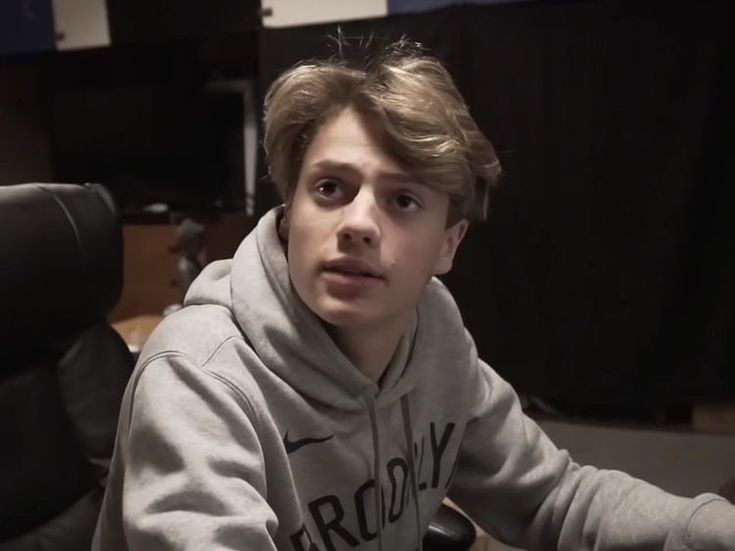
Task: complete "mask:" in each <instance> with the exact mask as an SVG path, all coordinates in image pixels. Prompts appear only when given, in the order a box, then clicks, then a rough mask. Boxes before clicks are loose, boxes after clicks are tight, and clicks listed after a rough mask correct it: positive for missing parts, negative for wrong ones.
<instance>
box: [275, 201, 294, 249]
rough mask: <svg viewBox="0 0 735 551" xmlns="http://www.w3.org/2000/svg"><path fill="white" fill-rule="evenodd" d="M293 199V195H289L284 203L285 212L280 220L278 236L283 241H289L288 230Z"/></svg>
mask: <svg viewBox="0 0 735 551" xmlns="http://www.w3.org/2000/svg"><path fill="white" fill-rule="evenodd" d="M291 199H292V197H288V198H287V199H286V202H285V203H284V204H283V214H282V215H281V220H280V221H279V222H278V237H280V238H281V240H282V241H288V230H289V225H290V223H291Z"/></svg>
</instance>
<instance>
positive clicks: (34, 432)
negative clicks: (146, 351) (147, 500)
mask: <svg viewBox="0 0 735 551" xmlns="http://www.w3.org/2000/svg"><path fill="white" fill-rule="evenodd" d="M121 286H122V231H121V225H120V220H119V217H118V215H117V211H116V209H115V206H114V204H113V202H112V200H111V197H110V195H109V194H108V192H107V191H106V190H105V189H104V188H102V187H101V186H96V185H86V186H77V185H63V184H23V185H16V186H5V187H0V354H1V356H0V357H2V361H0V446H1V449H2V453H0V551H11V550H12V551H25V550H34V551H36V550H37V551H46V550H54V551H57V550H64V551H76V550H82V549H84V550H88V549H89V546H90V542H91V539H92V534H93V531H94V526H95V523H96V520H97V515H98V513H99V507H100V504H101V500H102V495H103V493H104V489H103V483H104V479H105V476H106V475H107V469H108V465H109V460H110V457H111V455H112V449H113V443H114V438H115V429H116V426H117V417H118V412H119V406H120V401H121V399H122V394H123V390H124V388H125V385H126V383H127V380H128V378H129V376H130V373H131V371H132V367H133V364H132V357H131V356H130V353H129V352H128V349H127V347H126V346H125V343H124V342H123V341H122V339H121V338H120V337H119V336H118V335H117V333H115V332H114V331H113V330H112V329H111V328H110V326H109V325H108V324H107V323H106V321H105V316H106V315H107V313H108V312H109V310H110V309H111V308H112V307H113V305H114V304H115V303H116V302H117V300H118V298H119V296H120V291H121Z"/></svg>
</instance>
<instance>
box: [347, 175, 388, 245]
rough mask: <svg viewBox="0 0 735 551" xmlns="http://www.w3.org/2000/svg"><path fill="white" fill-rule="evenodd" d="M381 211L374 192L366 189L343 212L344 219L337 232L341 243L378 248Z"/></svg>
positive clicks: (361, 190)
mask: <svg viewBox="0 0 735 551" xmlns="http://www.w3.org/2000/svg"><path fill="white" fill-rule="evenodd" d="M378 217H379V209H378V204H377V201H376V197H375V195H374V194H373V192H372V191H371V190H369V189H367V188H365V187H363V188H361V189H360V191H359V192H358V193H357V194H356V195H355V197H354V198H353V199H352V201H350V202H349V203H348V204H347V205H345V206H344V208H343V211H342V219H341V220H340V225H339V228H338V230H337V238H338V240H339V242H340V243H342V244H345V245H348V244H353V245H355V244H358V243H360V244H364V245H368V246H372V247H374V246H376V245H377V244H378V243H379V242H380V221H379V219H378Z"/></svg>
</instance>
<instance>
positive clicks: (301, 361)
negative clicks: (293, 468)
mask: <svg viewBox="0 0 735 551" xmlns="http://www.w3.org/2000/svg"><path fill="white" fill-rule="evenodd" d="M282 212H283V207H276V208H274V209H272V210H271V211H269V212H268V213H266V215H265V216H263V217H262V218H261V219H260V221H259V222H258V225H257V226H256V228H255V230H254V231H253V232H251V233H250V235H248V237H246V238H245V240H244V241H243V242H242V244H241V245H240V247H239V248H238V250H237V252H236V253H235V256H234V258H233V259H232V260H225V261H218V262H214V263H212V264H210V265H209V266H207V267H206V268H205V269H204V271H203V272H202V274H201V275H200V276H199V277H198V278H197V279H196V281H195V282H194V283H193V284H192V286H191V287H190V289H189V292H188V293H187V296H186V300H185V303H184V304H185V305H186V306H188V305H195V304H212V303H214V304H220V305H222V306H224V307H226V308H228V309H229V310H230V311H231V312H232V313H233V315H234V317H235V320H236V321H237V323H238V325H239V326H240V328H241V329H242V331H243V333H244V334H245V336H246V337H247V340H248V341H249V342H250V345H251V347H252V348H253V350H254V351H255V353H256V354H257V356H258V357H259V358H260V359H261V361H262V362H263V363H264V364H265V365H266V366H267V367H268V368H269V369H270V370H272V371H273V372H275V373H276V374H277V375H278V376H279V377H281V378H282V379H284V380H285V381H287V382H288V383H289V385H291V386H292V387H293V388H295V389H296V390H298V391H299V392H300V393H301V394H303V395H305V396H308V397H309V398H311V399H313V400H316V401H318V402H321V403H324V404H328V405H329V406H331V407H334V408H337V409H342V410H347V411H358V410H363V409H364V408H365V401H364V396H365V395H369V396H371V397H372V398H374V400H375V402H376V405H377V406H378V407H380V406H382V405H384V404H388V403H392V402H394V401H396V400H398V399H399V398H400V397H401V396H403V395H405V394H406V393H408V392H410V390H411V389H412V388H413V387H414V386H415V384H416V380H417V376H418V366H417V365H416V362H413V361H411V360H412V358H413V351H414V349H415V348H416V344H417V341H418V340H419V339H420V338H421V335H420V331H419V329H418V326H419V324H418V323H417V322H416V321H415V322H414V324H413V325H412V327H411V328H409V330H408V331H407V332H406V335H404V337H403V338H402V339H401V341H400V343H399V345H398V348H397V350H396V352H395V354H394V356H393V359H392V360H391V363H390V365H389V366H388V368H387V370H386V372H385V375H384V377H383V383H382V385H381V386H378V385H377V384H376V383H375V382H374V381H372V380H371V379H369V378H368V377H366V376H365V375H364V374H363V373H362V372H361V371H360V370H359V369H358V368H357V367H356V366H355V365H354V364H353V363H352V362H351V361H350V360H349V359H348V358H347V357H346V356H345V355H344V354H343V353H342V351H341V350H340V349H339V348H338V347H337V345H336V344H335V343H334V341H333V340H332V339H331V337H330V336H329V334H328V333H327V331H326V329H325V327H324V325H323V322H322V321H321V320H320V319H319V318H318V317H317V316H316V315H315V314H314V313H313V312H312V311H311V310H310V309H309V308H308V307H307V306H306V305H305V304H304V303H303V302H302V301H301V299H300V298H299V296H298V295H297V293H296V291H295V290H294V288H293V286H292V285H291V280H290V277H289V272H288V263H287V260H286V254H285V252H284V247H283V245H282V242H281V240H280V238H279V235H278V231H277V227H278V221H279V219H280V216H281V215H282ZM419 315H420V307H419V308H418V309H417V315H416V316H415V319H418V317H419Z"/></svg>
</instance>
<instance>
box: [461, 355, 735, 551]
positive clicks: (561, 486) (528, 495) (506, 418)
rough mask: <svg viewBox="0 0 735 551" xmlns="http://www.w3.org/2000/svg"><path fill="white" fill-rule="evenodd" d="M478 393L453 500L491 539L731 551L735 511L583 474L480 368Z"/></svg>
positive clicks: (607, 474) (595, 472)
mask: <svg viewBox="0 0 735 551" xmlns="http://www.w3.org/2000/svg"><path fill="white" fill-rule="evenodd" d="M475 387H476V388H477V394H476V398H475V403H474V410H473V412H472V420H471V421H470V422H469V424H468V426H467V429H466V432H465V435H464V440H463V444H462V447H461V449H460V456H459V458H458V466H457V473H456V476H455V479H454V482H453V486H452V490H451V491H450V497H451V498H452V499H453V500H454V501H456V502H457V504H459V505H460V507H462V508H463V509H464V510H465V511H467V513H468V514H470V515H471V516H472V517H473V518H474V519H475V521H476V522H478V524H480V525H481V526H482V527H483V528H485V529H486V530H487V531H488V532H490V533H491V534H494V535H496V536H497V537H498V538H500V539H501V540H504V541H506V542H509V543H511V544H514V545H518V546H523V547H524V548H529V549H562V550H573V551H580V550H584V549H599V550H604V549H626V550H641V551H642V550H654V549H657V550H666V551H669V550H671V551H674V550H684V549H698V550H700V549H701V550H712V551H715V550H735V507H733V506H731V505H730V504H728V503H727V502H726V501H725V500H723V499H721V498H719V497H718V496H715V495H714V494H704V495H701V496H699V497H697V498H695V499H686V498H681V497H677V496H673V495H670V494H667V493H666V492H664V491H662V490H660V489H658V488H656V487H654V486H652V485H650V484H647V483H646V482H643V481H641V480H637V479H634V478H632V477H630V476H628V475H626V474H624V473H621V472H618V471H611V470H600V469H595V468H593V467H589V466H585V467H580V466H579V465H577V464H576V463H574V462H573V461H572V460H571V459H570V457H569V455H568V453H567V452H566V451H563V450H559V449H557V448H556V446H554V444H553V443H552V442H551V441H550V440H549V438H548V437H547V436H546V435H545V434H544V433H543V431H541V429H540V428H539V427H538V426H537V425H536V423H534V422H533V421H532V420H531V419H529V418H528V417H526V416H525V415H524V414H523V412H522V410H521V407H520V403H519V401H518V398H517V396H516V395H515V393H514V392H513V389H512V388H511V387H510V385H508V383H506V382H505V381H504V380H502V379H501V378H500V377H499V376H498V375H497V374H496V373H495V372H494V371H493V370H492V369H491V368H490V367H489V366H488V365H487V364H485V363H484V362H482V361H478V362H477V373H476V378H475Z"/></svg>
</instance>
